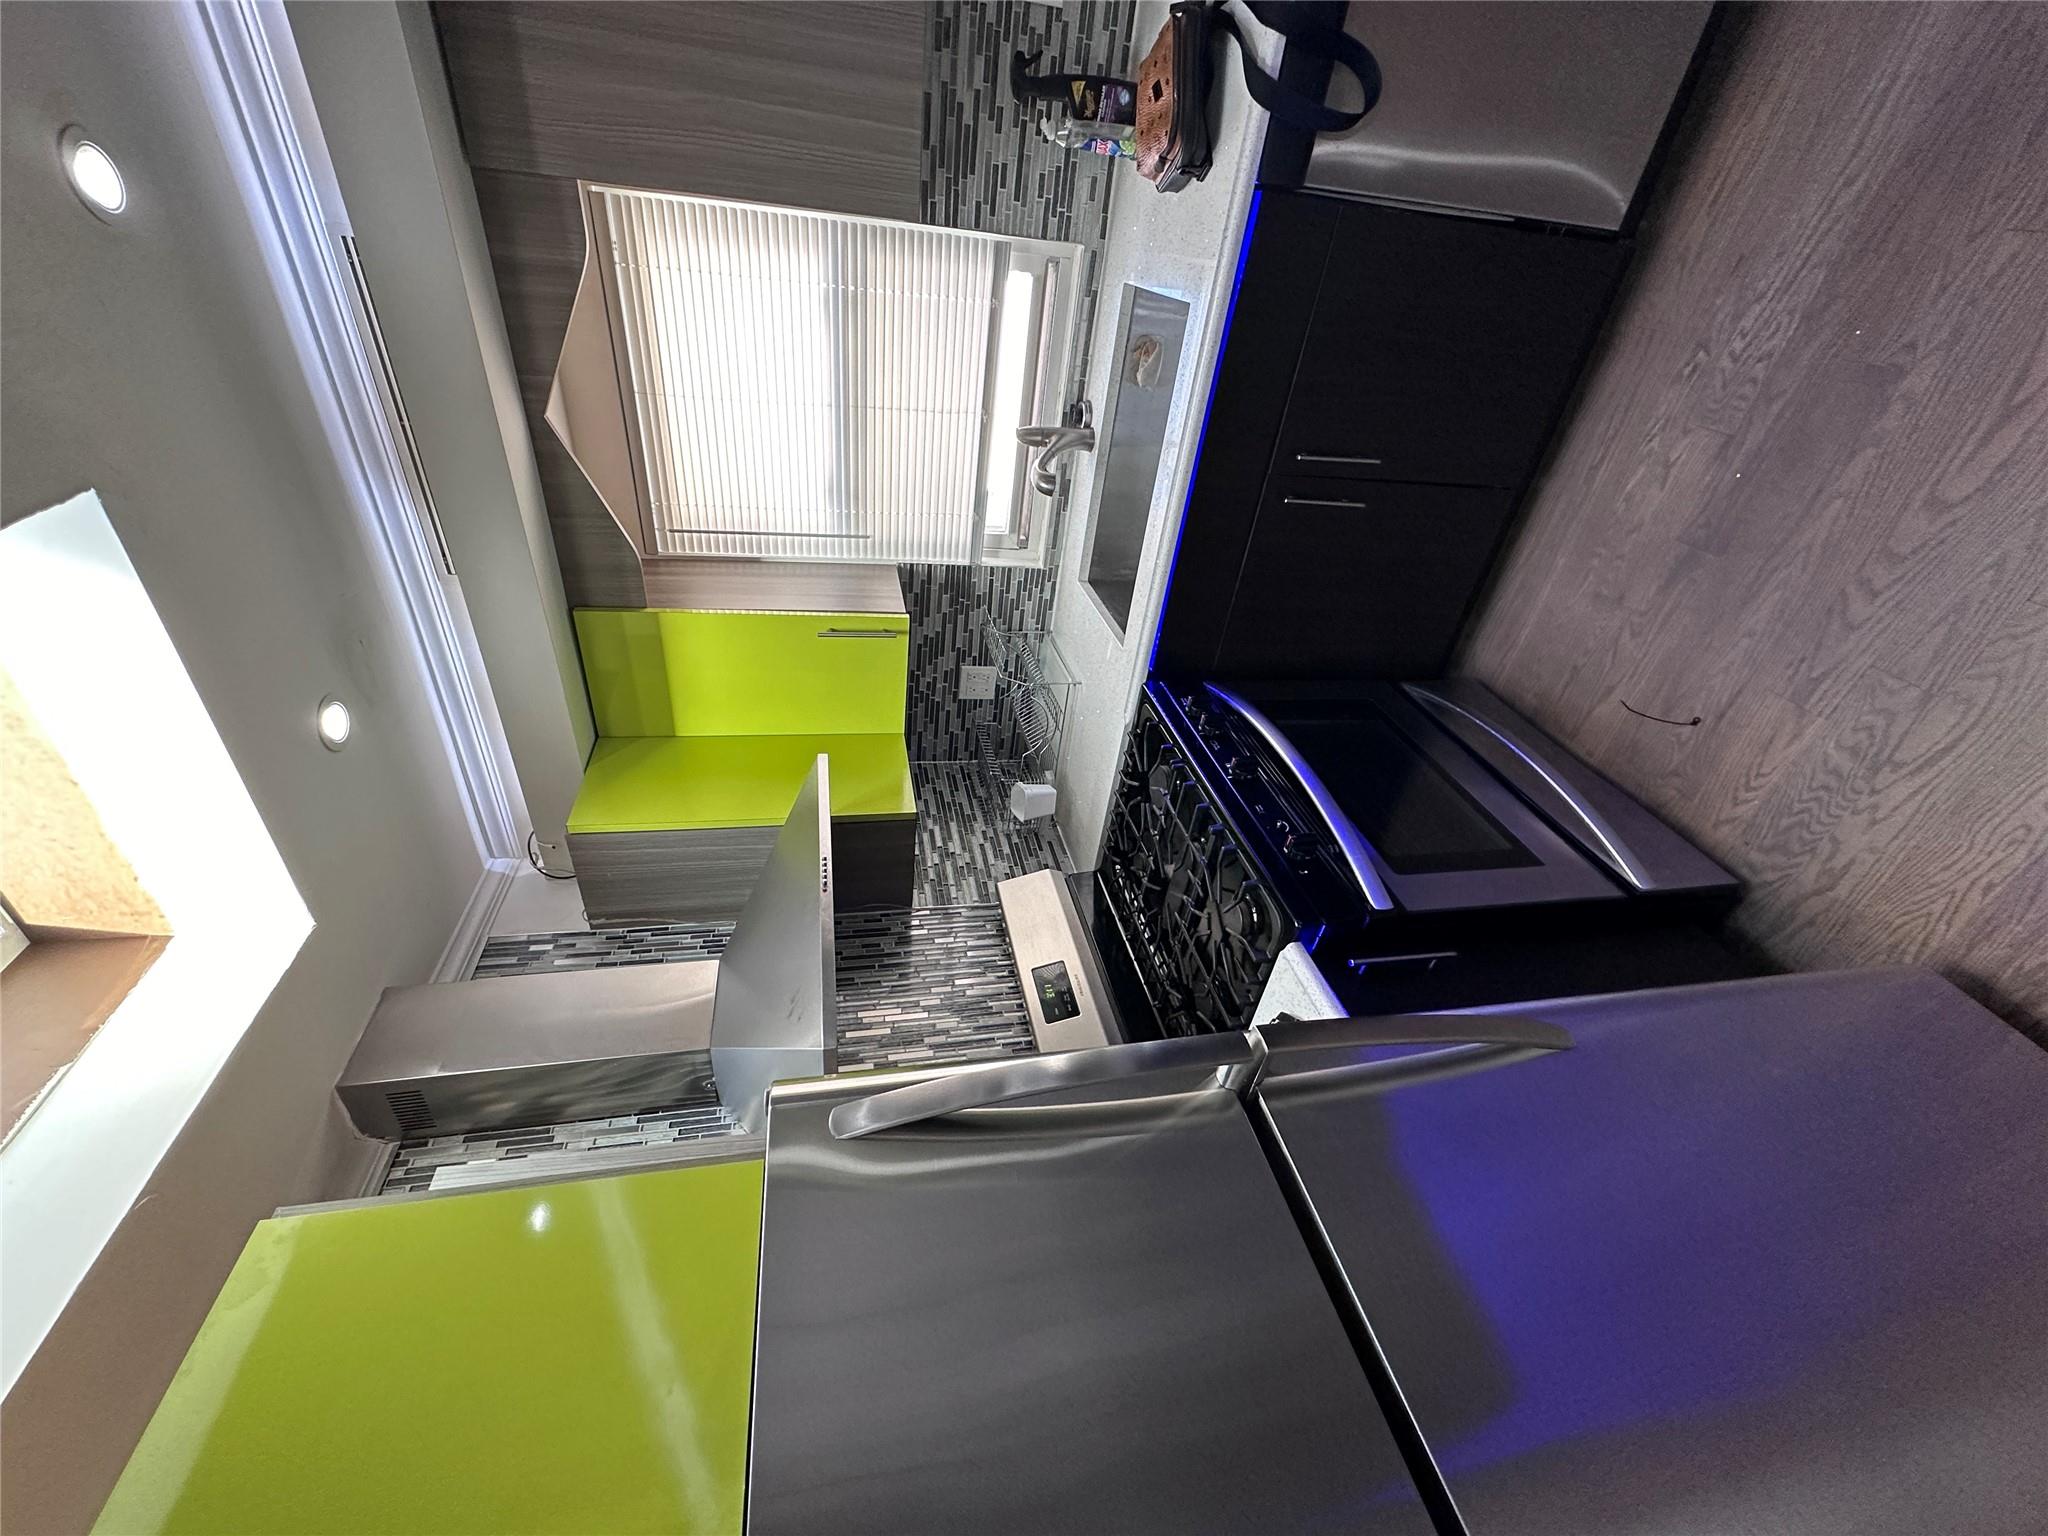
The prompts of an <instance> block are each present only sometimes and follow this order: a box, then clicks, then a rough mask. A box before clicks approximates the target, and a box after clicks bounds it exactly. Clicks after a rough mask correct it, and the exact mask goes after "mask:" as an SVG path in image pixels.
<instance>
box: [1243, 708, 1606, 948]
mask: <svg viewBox="0 0 2048 1536" xmlns="http://www.w3.org/2000/svg"><path fill="white" fill-rule="evenodd" d="M1209 691H1210V692H1211V693H1212V694H1213V695H1214V696H1215V697H1216V698H1217V699H1218V700H1220V701H1221V702H1222V703H1223V704H1224V705H1225V706H1226V707H1227V708H1228V710H1229V711H1230V712H1231V713H1232V714H1234V715H1235V716H1236V721H1235V724H1234V727H1233V734H1234V735H1235V736H1236V737H1237V738H1238V739H1239V740H1240V741H1241V742H1244V743H1245V744H1246V745H1248V746H1249V747H1250V748H1251V749H1252V750H1253V751H1255V752H1257V753H1258V754H1259V755H1260V756H1261V757H1262V758H1263V759H1264V760H1265V761H1266V762H1267V763H1268V764H1269V765H1271V766H1272V767H1273V768H1274V770H1275V771H1277V772H1279V773H1281V774H1284V776H1285V777H1286V778H1287V779H1288V780H1289V781H1291V784H1292V785H1293V786H1296V787H1298V789H1299V793H1300V797H1301V798H1302V799H1303V800H1305V801H1306V802H1308V803H1309V804H1310V805H1312V806H1313V807H1314V810H1315V813H1316V815H1317V816H1318V818H1319V819H1321V821H1322V822H1323V824H1324V826H1325V827H1326V828H1327V829H1328V831H1329V833H1330V834H1331V836H1332V837H1333V838H1334V840H1335V841H1336V843H1337V845H1338V847H1339V849H1340V850H1341V851H1342V852H1343V854H1344V856H1345V861H1346V862H1347V863H1348V864H1350V865H1351V867H1352V870H1353V873H1354V875H1355V876H1356V877H1357V879H1358V882H1359V884H1360V886H1361V887H1362V888H1363V890H1364V892H1365V895H1366V899H1367V901H1368V902H1369V903H1370V904H1371V905H1372V906H1374V907H1376V908H1380V909H1382V910H1386V909H1388V908H1390V907H1391V908H1398V909H1399V910H1402V911H1407V912H1450V911H1461V910H1467V909H1476V908H1485V907H1511V906H1529V905H1535V904H1540V903H1545V902H1559V901H1597V900H1602V899H1613V900H1620V899H1621V897H1622V895H1623V892H1622V889H1621V887H1620V885H1619V884H1618V883H1616V882H1615V881H1613V880H1611V879H1609V878H1608V877H1607V876H1606V875H1605V874H1604V873H1603V872H1602V871H1601V870H1600V869H1599V868H1598V867H1597V866H1596V865H1595V864H1594V863H1593V862H1592V861H1591V860H1590V859H1588V858H1586V857H1585V856H1584V855H1583V854H1581V853H1580V852H1579V851H1578V850H1577V849H1575V848H1573V847H1572V846H1571V844H1569V843H1567V842H1566V841H1565V840H1564V839H1563V838H1562V837H1560V836H1559V835H1558V834H1557V833H1556V832H1554V831H1552V830H1551V828H1550V826H1549V824H1548V823H1547V822H1545V821H1544V820H1543V818H1542V817H1541V816H1539V815H1537V814H1536V812H1534V811H1533V810H1531V809H1530V808H1529V807H1528V806H1527V805H1525V804H1524V803H1523V802H1522V801H1521V799H1520V798H1518V797H1517V796H1516V794H1515V793H1514V791H1513V790H1511V789H1509V788H1508V787H1507V786H1506V785H1505V784H1503V783H1502V782H1501V781H1500V780H1499V779H1498V778H1496V777H1495V776H1494V775H1493V773H1491V772H1490V771H1489V770H1488V769H1487V768H1486V766H1485V765H1484V764H1483V763H1481V762H1480V761H1479V760H1478V759H1477V758H1476V757H1474V756H1473V755H1472V754H1471V753H1469V752H1467V751H1466V750H1465V749H1464V748H1463V747H1462V746H1460V745H1459V744H1458V742H1457V741H1456V740H1455V739H1454V738H1453V737H1451V736H1450V735H1449V734H1448V733H1447V732H1446V731H1444V730H1443V728H1442V727H1440V726H1439V725H1437V724H1436V722H1435V721H1433V720H1432V719H1430V717H1429V716H1428V715H1426V714H1425V713H1424V712H1423V711H1422V710H1420V709H1418V708H1417V707H1416V706H1415V705H1414V704H1412V703H1410V702H1409V701H1408V699H1406V698H1405V697H1403V695H1402V694H1401V693H1400V691H1399V690H1398V689H1396V688H1393V687H1391V686H1382V685H1377V684H1375V685H1367V686H1363V687H1360V688H1358V689H1356V690H1346V691H1345V692H1344V694H1343V695H1342V696H1336V697H1333V696H1331V695H1330V694H1328V693H1327V692H1325V693H1320V694H1318V693H1310V692H1308V691H1305V690H1304V691H1295V690H1290V689H1288V688H1286V687H1285V686H1284V685H1280V686H1266V687H1257V688H1246V689H1236V688H1229V689H1226V688H1222V687H1218V686H1216V685H1214V684H1212V685H1210V690H1209Z"/></svg>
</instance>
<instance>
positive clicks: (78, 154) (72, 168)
mask: <svg viewBox="0 0 2048 1536" xmlns="http://www.w3.org/2000/svg"><path fill="white" fill-rule="evenodd" d="M57 142H58V150H59V152H60V153H61V154H62V155H63V157H64V174H65V175H66V176H69V177H70V178H71V190H72V191H74V192H76V193H77V194H78V196H79V198H80V200H81V201H82V202H84V204H85V206H86V207H88V208H90V209H91V210H92V211H93V212H94V213H96V214H98V215H100V217H102V218H105V217H106V216H107V215H109V214H115V213H119V212H120V211H121V210H122V209H123V208H126V207H127V206H128V186H127V183H125V182H124V181H122V180H121V168H120V167H119V166H117V165H115V164H114V157H113V156H112V155H110V154H108V153H107V152H106V151H105V150H104V149H101V148H100V147H99V145H97V144H95V143H93V141H92V140H91V139H88V138H87V137H86V136H85V134H84V132H83V131H82V130H80V129H78V128H66V129H65V130H64V135H63V137H62V138H61V139H59V140H58V141H57Z"/></svg>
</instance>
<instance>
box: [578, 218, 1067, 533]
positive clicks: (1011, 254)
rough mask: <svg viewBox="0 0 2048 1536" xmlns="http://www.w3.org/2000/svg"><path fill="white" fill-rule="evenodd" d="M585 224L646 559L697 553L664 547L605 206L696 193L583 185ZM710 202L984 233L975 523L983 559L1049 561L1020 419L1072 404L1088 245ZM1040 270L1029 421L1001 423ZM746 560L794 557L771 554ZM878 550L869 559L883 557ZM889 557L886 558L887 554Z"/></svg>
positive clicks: (1047, 509)
mask: <svg viewBox="0 0 2048 1536" xmlns="http://www.w3.org/2000/svg"><path fill="white" fill-rule="evenodd" d="M579 190H580V191H581V193H582V199H581V200H582V203H583V213H584V219H585V228H586V230H587V231H588V234H589V239H590V242H591V251H590V253H589V254H590V258H591V259H592V260H593V261H594V262H595V265H596V267H597V272H598V277H599V283H600V288H601V291H602V294H603V300H604V312H605V325H606V329H607V332H608V334H609V336H610V340H611V349H612V363H613V369H614V372H615V375H616V379H617V385H618V394H619V408H620V409H619V414H620V418H621V423H622V426H623V428H624V432H625V438H626V444H627V448H628V453H627V455H626V456H627V458H628V459H629V460H630V461H631V472H632V481H633V500H634V513H635V518H636V524H637V529H638V535H639V538H638V542H639V544H640V553H641V558H642V559H644V560H691V559H700V558H703V557H702V556H699V555H694V554H689V553H683V552H677V551H671V550H664V549H663V548H662V542H663V535H664V532H665V531H666V530H664V529H663V528H662V527H661V526H660V524H659V522H658V520H657V519H656V517H655V515H654V498H653V494H652V490H651V487H650V485H649V483H648V472H649V471H648V449H647V444H646V442H645V440H644V438H643V436H642V433H641V430H640V423H639V420H638V416H637V413H636V412H635V411H634V409H633V407H632V401H633V398H634V379H633V369H632V359H631V356H630V349H629V347H628V345H627V343H626V339H625V333H624V327H623V321H622V314H623V304H624V301H623V297H622V295H621V293H620V291H619V276H618V259H617V255H616V250H615V246H614V236H613V232H612V227H611V221H610V218H609V215H608V213H607V210H606V206H605V200H604V199H605V194H606V193H626V194H642V195H646V194H651V195H654V196H663V197H672V196H691V195H692V194H687V193H671V192H663V191H660V190H658V189H652V188H639V187H627V186H621V185H617V184H614V183H604V182H582V183H580V184H579ZM699 200H700V201H704V202H722V203H732V204H736V205H739V206H745V207H754V208H760V209H762V210H765V211H769V212H788V213H795V214H802V215H805V216H808V217H814V218H818V217H822V218H832V219H842V220H845V221H846V222H848V223H858V224H882V225H893V226H901V227H905V228H910V229H917V230H923V231H930V230H933V229H945V230H946V231H947V232H948V233H951V234H956V235H962V236H966V237H969V238H972V239H976V240H984V241H987V242H989V243H991V244H993V245H994V246H995V247H996V248H997V258H998V259H997V264H996V277H995V283H994V286H993V290H992V291H991V293H990V295H989V319H988V337H987V347H988V366H987V367H986V368H985V369H984V378H983V389H982V399H981V441H980V444H979V448H978V451H977V456H976V462H975V469H974V505H973V521H974V526H975V528H976V529H977V530H978V531H979V536H978V537H977V538H976V539H975V540H974V541H973V553H974V556H975V559H974V561H973V563H974V564H990V565H1009V566H1025V567H1043V566H1044V565H1045V564H1046V563H1047V561H1048V559H1049V557H1050V554H1051V538H1050V535H1051V529H1052V526H1053V523H1054V521H1055V519H1054V516H1053V512H1054V509H1055V507H1054V504H1055V502H1056V500H1057V498H1056V497H1046V496H1042V495H1040V494H1039V493H1038V492H1037V491H1035V490H1034V489H1032V487H1031V483H1030V456H1029V454H1028V453H1027V452H1026V451H1025V450H1023V448H1022V446H1021V445H1020V444H1017V443H1016V440H1015V428H1016V427H1017V426H1025V425H1030V424H1032V423H1056V422H1058V421H1059V420H1060V418H1061V414H1062V412H1063V411H1064V409H1065V406H1066V396H1067V390H1068V387H1069V384H1070V382H1071V381H1070V379H1069V375H1070V373H1071V371H1072V369H1073V367H1074V359H1075V356H1076V354H1077V350H1078V338H1077V336H1076V334H1075V332H1076V330H1077V328H1078V319H1079V312H1080V304H1079V291H1080V286H1081V278H1082V272H1083V266H1082V263H1083V260H1084V258H1085V255H1086V250H1087V248H1086V247H1085V246H1083V245H1081V244H1079V243H1077V242H1072V241H1063V240H1042V239H1036V238H1033V237H1029V236H1019V235H1000V234H991V233H989V232H987V231H983V230H971V229H951V228H950V227H949V226H942V225H930V224H921V223H912V222H911V221H908V220H902V219H879V218H873V217H869V216H866V215H861V214H848V213H838V212H835V211H833V210H830V209H815V208H790V207H786V206H784V205H780V204H774V203H746V202H743V200H740V199H734V198H701V199H699ZM1016 271H1026V272H1030V273H1031V274H1032V275H1033V277H1034V279H1035V283H1034V308H1035V314H1034V316H1033V326H1034V330H1035V332H1036V335H1035V339H1034V344H1033V347H1032V351H1031V355H1030V360H1029V364H1028V368H1029V372H1028V375H1027V380H1026V385H1025V389H1024V392H1023V411H1022V417H1023V419H1022V420H1021V421H1019V422H1017V423H1015V424H1014V425H1009V424H1003V425H1002V426H1000V427H999V426H998V424H997V423H995V422H994V420H993V417H994V406H995V391H996V383H997V378H996V366H997V357H996V354H997V350H998V345H999V340H1000V333H1001V329H1002V302H1003V293H1004V289H1005V287H1006V285H1007V282H1008V278H1009V276H1010V274H1011V273H1012V272H1016ZM1002 439H1007V441H1008V443H1009V444H1010V445H1011V446H1012V448H1013V449H1014V451H1015V455H1016V457H1015V468H1014V470H1013V476H1012V486H1013V492H1012V497H1011V507H1012V509H1013V511H1012V516H1011V517H1010V518H1009V519H1008V522H1007V526H1006V527H1004V528H1002V529H1001V530H998V531H995V532H991V531H990V530H989V528H988V524H987V497H988V485H989V474H988V465H989V459H990V456H991V453H992V451H993V450H995V449H996V448H997V447H998V446H999V444H1000V441H1001V440H1002ZM746 558H761V559H770V560H773V559H784V558H794V557H785V556H779V555H773V554H765V553H764V554H762V555H759V556H751V557H746ZM803 558H805V559H811V560H817V559H823V560H826V561H836V560H840V559H843V562H844V563H848V564H860V563H867V562H864V561H863V560H861V559H860V558H859V557H856V556H848V557H834V556H829V555H828V556H817V555H811V556H805V557H803ZM874 558H875V557H869V560H870V561H871V560H873V559H874ZM885 558H886V557H885Z"/></svg>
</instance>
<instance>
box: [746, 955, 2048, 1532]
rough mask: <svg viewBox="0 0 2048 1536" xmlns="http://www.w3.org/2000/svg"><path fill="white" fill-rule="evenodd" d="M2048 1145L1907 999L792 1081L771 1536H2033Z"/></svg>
mask: <svg viewBox="0 0 2048 1536" xmlns="http://www.w3.org/2000/svg"><path fill="white" fill-rule="evenodd" d="M2044 1106H2048V1057H2044V1056H2043V1053H2042V1052H2041V1050H2040V1048H2039V1047H2037V1046H2035V1045H2034V1044H2032V1043H2031V1042H2029V1041H2028V1040H2026V1039H2025V1038H2023V1037H2022V1036H2020V1035H2019V1034H2017V1033H2016V1032H2014V1031H2013V1030H2011V1029H2010V1028H2008V1027H2007V1026H2005V1025H2004V1024H2002V1023H2001V1022H2000V1021H1998V1020H1997V1019H1995V1018H1993V1017H1992V1016H1991V1015H1990V1014H1988V1013H1986V1012H1985V1011H1984V1010H1982V1009H1980V1008H1979V1007H1977V1006H1976V1005H1975V1004H1974V1003H1972V1002H1970V1001H1969V1000H1968V999H1967V998H1965V997H1963V996H1962V994H1960V993H1959V992H1957V991H1955V990H1954V989H1953V988H1951V987H1950V986H1948V984H1947V983H1945V982H1943V981H1941V980H1940V979H1939V978H1937V977H1935V976H1933V975H1931V974H1928V973H1924V972H1913V971H1880V972H1847V973H1839V974H1821V975H1811V976H1794V977H1775V978H1769V979H1765V980H1758V981H1743V982H1729V983H1718V984H1714V985H1709V986H1700V987H1688V988H1677V989H1671V990H1668V991H1661V992H1643V993H1634V994H1623V995H1619V996H1608V997H1600V998H1593V999H1574V1000H1564V1001H1552V1002H1546V1003H1541V1004H1529V1005H1517V1006H1513V1007H1506V1008H1498V1009H1486V1010H1476V1011H1473V1012H1469V1013H1461V1014H1439V1015H1431V1016H1425V1017H1421V1018H1406V1019H1403V1018H1390V1019H1357V1020H1332V1021H1323V1022H1298V1021H1286V1020H1283V1021H1281V1022H1279V1023H1276V1024H1271V1025H1266V1026H1262V1027H1261V1028H1260V1029H1258V1030H1254V1031H1248V1032H1244V1033H1233V1034H1223V1035H1211V1036H1198V1037H1192V1038H1180V1039H1170V1040H1163V1041H1148V1042H1143V1043H1139V1044H1133V1045H1124V1046H1115V1047H1110V1048H1108V1049H1104V1050H1095V1051H1085V1052H1073V1053H1068V1054H1066V1055H1060V1056H1048V1057H1038V1058H1027V1059H1023V1060H1019V1061H1015V1062H1005V1063H1001V1064H997V1065H993V1066H977V1067H969V1068H961V1069H952V1070H940V1071H936V1072H925V1073H891V1074H886V1075H876V1076H873V1077H865V1078H844V1077H842V1078H837V1079H825V1080H820V1081H817V1082H812V1083H802V1084H782V1085H778V1086H777V1087H776V1088H775V1089H773V1090H772V1092H771V1095H770V1101H769V1117H768V1151H767V1175H766V1193H765V1203H764V1208H763V1229H762V1256H761V1289H760V1303H759V1313H758V1323H757V1327H758V1336H757V1344H756V1371H755V1396H754V1413H753V1428H752V1448H751V1453H750V1454H751V1471H750V1481H749V1494H748V1526H749V1529H750V1530H752V1531H755V1532H760V1533H764V1536H768V1533H780V1532H789V1531H847V1532H858V1531H878V1532H880V1531H887V1532H906V1531H959V1530H974V1531H1017V1532H1047V1531H1076V1532H1135V1531H1173V1532H1190V1531H1242V1532H1279V1531H1362V1532H1379V1531H1388V1532H1406V1531H1429V1530H1432V1529H1434V1530H1438V1531H1471V1532H1475V1533H1496V1532H1498V1533H1524V1532H1530V1533H1544V1532H1556V1533H1559V1536H1565V1533H1571V1536H1596V1533H1601V1532H1646V1531H1651V1532H1672V1531H1685V1532H1713V1533H1725V1532H1749V1531H1755V1532H1766V1531H1769V1532H1777V1531H1840V1532H1845V1533H1846V1532H1855V1533H1870V1532H1888V1531H1897V1532H1902V1533H1904V1532H1912V1533H1916V1536H1917V1533H1922V1532H1927V1531H1935V1530H1939V1531H1946V1532H2020V1531H2038V1530H2039V1529H2041V1522H2042V1518H2043V1512H2044V1511H2048V1445H2044V1436H2048V1428H2044V1426H2048V1292H2044V1290H2043V1286H2042V1276H2043V1274H2044V1273H2048V1115H2044Z"/></svg>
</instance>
